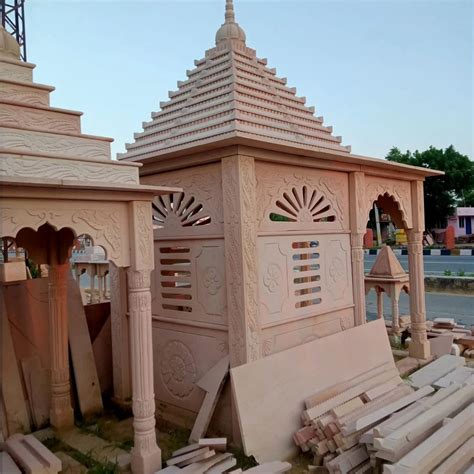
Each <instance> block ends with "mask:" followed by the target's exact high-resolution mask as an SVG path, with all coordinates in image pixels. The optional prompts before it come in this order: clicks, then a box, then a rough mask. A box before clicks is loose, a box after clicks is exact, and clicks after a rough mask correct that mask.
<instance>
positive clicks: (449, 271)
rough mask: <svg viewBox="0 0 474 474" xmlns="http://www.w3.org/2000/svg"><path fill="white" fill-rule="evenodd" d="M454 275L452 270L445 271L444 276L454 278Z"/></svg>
mask: <svg viewBox="0 0 474 474" xmlns="http://www.w3.org/2000/svg"><path fill="white" fill-rule="evenodd" d="M452 274H453V272H452V271H451V270H445V271H444V276H445V277H450V276H452Z"/></svg>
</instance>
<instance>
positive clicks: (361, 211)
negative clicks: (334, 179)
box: [349, 171, 368, 326]
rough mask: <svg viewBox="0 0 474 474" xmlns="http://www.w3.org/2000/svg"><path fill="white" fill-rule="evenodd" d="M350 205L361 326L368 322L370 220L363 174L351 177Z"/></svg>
mask: <svg viewBox="0 0 474 474" xmlns="http://www.w3.org/2000/svg"><path fill="white" fill-rule="evenodd" d="M349 203H350V225H351V261H352V287H353V292H354V324H355V325H356V326H359V325H361V324H364V323H365V322H366V308H365V285H364V278H365V273H364V235H365V231H366V224H367V220H368V215H367V213H366V208H365V175H364V173H362V172H359V171H357V172H354V173H351V174H350V175H349Z"/></svg>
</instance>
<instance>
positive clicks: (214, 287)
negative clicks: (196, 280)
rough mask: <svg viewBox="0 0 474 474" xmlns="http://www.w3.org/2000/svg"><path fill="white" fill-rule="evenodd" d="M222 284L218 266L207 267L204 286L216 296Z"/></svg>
mask: <svg viewBox="0 0 474 474" xmlns="http://www.w3.org/2000/svg"><path fill="white" fill-rule="evenodd" d="M221 286H222V279H221V276H220V274H219V271H218V270H217V268H216V267H207V268H206V271H205V273H204V287H205V288H207V291H208V293H209V294H210V295H212V296H214V295H216V294H217V292H218V291H219V290H220V288H221Z"/></svg>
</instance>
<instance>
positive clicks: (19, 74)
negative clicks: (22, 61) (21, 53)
mask: <svg viewBox="0 0 474 474" xmlns="http://www.w3.org/2000/svg"><path fill="white" fill-rule="evenodd" d="M31 76H32V71H31V69H30V68H25V67H23V66H17V65H14V64H7V63H3V64H2V70H1V71H0V79H6V80H8V81H23V82H31Z"/></svg>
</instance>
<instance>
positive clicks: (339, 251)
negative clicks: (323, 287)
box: [326, 240, 348, 300]
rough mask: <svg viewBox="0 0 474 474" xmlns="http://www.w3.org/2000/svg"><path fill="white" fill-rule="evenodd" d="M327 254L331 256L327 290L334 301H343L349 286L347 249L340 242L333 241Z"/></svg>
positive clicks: (327, 268) (328, 265)
mask: <svg viewBox="0 0 474 474" xmlns="http://www.w3.org/2000/svg"><path fill="white" fill-rule="evenodd" d="M327 253H328V255H329V262H328V263H327V264H326V270H327V276H326V284H327V289H328V291H329V293H330V295H331V296H332V298H333V299H335V300H339V299H343V298H344V294H345V292H346V290H347V286H348V278H347V272H348V269H347V265H346V262H347V249H346V248H345V246H344V245H343V243H342V242H341V241H340V240H332V241H331V242H330V243H329V246H328V249H327Z"/></svg>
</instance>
